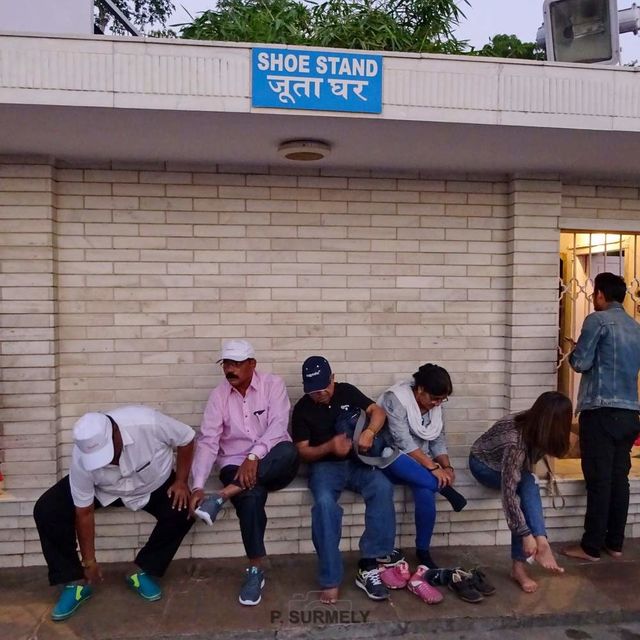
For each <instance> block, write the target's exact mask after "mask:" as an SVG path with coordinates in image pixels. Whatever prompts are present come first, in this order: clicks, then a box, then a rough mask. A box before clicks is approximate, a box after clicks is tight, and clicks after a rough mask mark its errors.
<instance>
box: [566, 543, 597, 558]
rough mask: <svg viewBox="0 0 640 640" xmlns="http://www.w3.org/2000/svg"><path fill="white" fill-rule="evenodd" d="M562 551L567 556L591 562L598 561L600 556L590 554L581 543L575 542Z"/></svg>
mask: <svg viewBox="0 0 640 640" xmlns="http://www.w3.org/2000/svg"><path fill="white" fill-rule="evenodd" d="M560 553H561V554H562V555H563V556H567V558H576V559H578V560H589V561H590V562H598V561H599V560H600V558H596V557H595V556H590V555H589V554H588V553H586V552H585V551H584V550H583V549H582V547H581V546H580V545H579V544H574V545H572V546H570V547H565V548H564V549H561V550H560Z"/></svg>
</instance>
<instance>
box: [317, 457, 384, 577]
mask: <svg viewBox="0 0 640 640" xmlns="http://www.w3.org/2000/svg"><path fill="white" fill-rule="evenodd" d="M309 489H311V493H312V495H313V508H312V509H311V536H312V539H313V545H314V547H315V548H316V552H317V554H318V562H319V565H318V582H319V584H320V587H321V588H322V589H329V588H331V587H337V586H338V585H339V584H340V583H341V582H342V577H343V575H344V568H343V566H342V555H341V554H340V549H339V545H340V538H341V535H342V507H341V506H340V505H339V504H338V499H339V498H340V494H341V493H342V491H343V490H344V489H349V490H350V491H354V492H355V493H359V494H360V495H361V496H362V497H363V499H364V502H365V512H364V521H365V525H364V532H363V534H362V536H361V538H360V554H361V556H362V557H363V558H377V557H379V556H384V555H387V554H388V553H391V551H392V550H393V543H394V540H395V537H396V512H395V507H394V504H393V485H392V484H391V483H390V482H389V481H388V480H387V479H386V478H385V477H384V475H383V474H382V473H380V471H379V470H378V469H375V468H373V467H368V466H366V465H363V464H362V463H360V462H356V461H354V460H338V461H322V460H321V461H319V462H313V463H311V464H310V465H309Z"/></svg>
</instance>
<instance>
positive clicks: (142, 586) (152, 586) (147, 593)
mask: <svg viewBox="0 0 640 640" xmlns="http://www.w3.org/2000/svg"><path fill="white" fill-rule="evenodd" d="M126 580H127V584H128V585H129V586H130V587H131V588H132V589H133V590H134V591H135V592H136V593H137V594H138V595H139V596H140V597H141V598H144V599H145V600H148V601H149V602H153V601H154V600H160V598H162V589H161V588H160V586H159V585H158V583H157V582H156V581H155V580H154V579H153V578H152V577H151V576H150V575H147V574H146V573H145V572H144V571H138V572H137V573H132V574H131V575H130V576H127V577H126Z"/></svg>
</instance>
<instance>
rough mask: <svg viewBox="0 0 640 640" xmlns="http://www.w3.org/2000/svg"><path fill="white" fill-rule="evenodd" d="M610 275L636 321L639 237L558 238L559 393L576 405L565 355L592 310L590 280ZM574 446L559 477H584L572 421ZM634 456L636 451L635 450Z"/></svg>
mask: <svg viewBox="0 0 640 640" xmlns="http://www.w3.org/2000/svg"><path fill="white" fill-rule="evenodd" d="M605 271H609V272H611V273H615V274H617V275H620V276H622V277H623V278H624V280H625V282H626V283H627V296H626V297H625V301H624V307H625V310H626V311H627V313H629V315H631V316H632V317H633V318H635V319H636V320H637V321H640V234H628V233H603V232H597V233H596V232H592V233H591V232H563V233H561V234H560V267H559V280H560V283H559V303H560V315H559V326H558V364H557V367H558V390H559V391H562V392H563V393H565V394H567V395H568V396H569V398H571V400H572V402H573V404H574V406H575V403H576V400H577V395H578V386H579V384H580V374H579V373H576V372H575V371H573V369H571V367H570V366H569V363H568V356H569V353H570V352H571V347H572V345H571V340H577V339H578V336H579V335H580V331H581V330H582V323H583V322H584V319H585V318H586V316H587V315H588V314H589V313H591V312H592V311H593V302H592V294H593V281H594V279H595V277H596V276H597V275H598V274H599V273H603V272H605ZM572 431H573V434H572V446H571V450H570V452H569V455H568V456H567V458H566V459H565V460H557V461H556V463H555V469H556V472H557V473H558V474H560V475H566V476H575V477H582V472H581V470H580V465H579V457H580V450H579V444H578V437H577V434H578V424H577V419H575V420H574V425H573V428H572ZM634 454H635V455H638V450H635V451H634ZM633 466H634V475H636V474H637V475H639V476H640V459H638V458H634V465H633Z"/></svg>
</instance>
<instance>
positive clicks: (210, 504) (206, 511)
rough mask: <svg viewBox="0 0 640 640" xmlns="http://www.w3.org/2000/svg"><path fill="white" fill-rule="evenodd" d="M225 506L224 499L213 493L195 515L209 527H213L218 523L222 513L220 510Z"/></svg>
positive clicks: (201, 504)
mask: <svg viewBox="0 0 640 640" xmlns="http://www.w3.org/2000/svg"><path fill="white" fill-rule="evenodd" d="M223 504H224V499H223V498H221V497H220V496H219V495H218V494H217V493H212V494H211V495H210V496H209V497H208V498H205V499H204V500H203V501H202V502H201V503H200V506H199V507H198V508H197V509H196V510H195V511H194V513H195V514H196V515H197V516H198V518H200V520H204V522H206V523H207V524H208V525H209V526H212V525H213V523H214V522H215V521H216V518H217V517H218V514H219V513H220V509H222V505H223Z"/></svg>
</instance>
